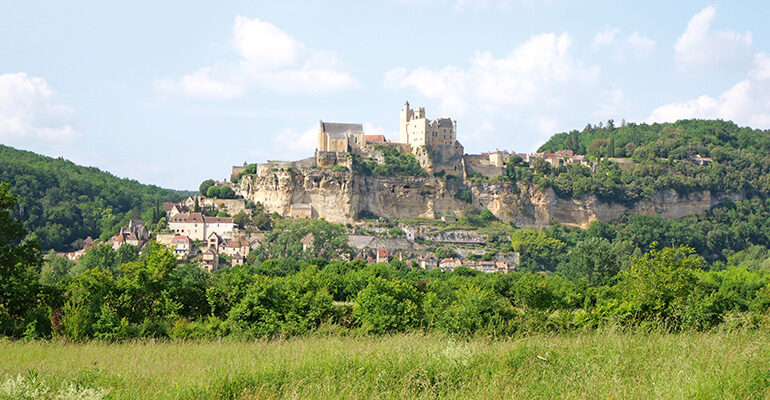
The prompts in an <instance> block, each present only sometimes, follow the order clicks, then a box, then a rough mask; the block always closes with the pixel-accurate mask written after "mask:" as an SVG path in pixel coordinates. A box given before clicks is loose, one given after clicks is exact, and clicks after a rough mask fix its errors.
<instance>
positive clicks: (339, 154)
mask: <svg viewBox="0 0 770 400" xmlns="http://www.w3.org/2000/svg"><path fill="white" fill-rule="evenodd" d="M399 128H400V140H399V141H398V142H388V141H387V140H386V139H385V136H383V135H366V134H365V133H364V129H363V125H361V124H352V123H335V122H324V121H319V122H318V148H317V150H316V157H315V158H316V160H315V161H316V165H317V166H319V167H329V166H333V165H338V164H339V165H346V166H347V165H348V164H349V163H350V157H349V155H350V154H357V155H361V156H362V157H364V158H375V159H377V158H378V157H377V154H378V152H381V151H382V150H386V149H389V148H396V149H398V150H399V151H401V152H408V153H412V154H414V155H415V156H417V158H418V160H419V161H420V164H421V165H422V166H423V167H425V168H426V169H428V170H436V169H437V168H436V167H441V168H438V169H452V170H455V171H456V170H457V169H458V167H459V163H460V160H461V158H462V156H463V151H464V149H463V146H462V145H461V144H460V142H458V141H457V121H453V120H451V119H449V118H439V119H436V120H430V119H428V118H426V117H425V108H424V107H418V108H415V109H412V108H411V107H410V106H409V102H408V101H407V102H406V103H405V104H404V106H403V107H402V108H401V120H400V127H399Z"/></svg>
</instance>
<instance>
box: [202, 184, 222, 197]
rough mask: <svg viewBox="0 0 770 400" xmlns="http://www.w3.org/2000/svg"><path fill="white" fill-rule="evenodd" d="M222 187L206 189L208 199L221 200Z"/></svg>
mask: <svg viewBox="0 0 770 400" xmlns="http://www.w3.org/2000/svg"><path fill="white" fill-rule="evenodd" d="M220 189H221V188H220V187H219V186H213V185H212V186H209V187H208V189H206V194H205V196H206V197H213V198H220Z"/></svg>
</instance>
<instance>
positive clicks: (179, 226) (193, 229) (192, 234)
mask: <svg viewBox="0 0 770 400" xmlns="http://www.w3.org/2000/svg"><path fill="white" fill-rule="evenodd" d="M168 226H169V229H170V230H171V231H172V232H174V233H176V234H177V235H183V236H188V237H189V238H190V239H192V240H207V239H208V238H209V236H210V235H211V234H212V233H216V234H217V236H219V237H220V238H230V237H231V235H232V233H233V230H234V229H235V224H234V223H233V218H232V217H208V216H205V215H203V214H201V213H180V214H177V215H175V216H174V217H173V218H171V219H170V220H169V221H168Z"/></svg>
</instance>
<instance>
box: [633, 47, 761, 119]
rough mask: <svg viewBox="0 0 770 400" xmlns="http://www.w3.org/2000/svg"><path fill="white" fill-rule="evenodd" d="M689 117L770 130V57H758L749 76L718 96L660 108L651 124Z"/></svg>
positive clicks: (656, 110) (755, 58)
mask: <svg viewBox="0 0 770 400" xmlns="http://www.w3.org/2000/svg"><path fill="white" fill-rule="evenodd" d="M687 118H719V119H725V120H732V121H733V122H736V123H738V124H742V125H749V126H751V127H753V128H770V56H768V54H766V53H757V54H755V55H754V61H753V63H752V69H751V70H750V71H749V73H748V76H747V77H746V78H745V79H743V80H741V81H740V82H738V83H736V84H735V85H733V86H732V87H731V88H729V89H727V90H725V91H724V92H722V93H721V94H720V95H719V96H717V97H711V96H709V95H702V96H699V97H698V98H696V99H693V100H688V101H684V102H678V103H670V104H666V105H663V106H661V107H658V108H656V109H655V110H653V112H652V113H651V114H650V117H649V118H648V121H649V122H673V121H676V120H679V119H687Z"/></svg>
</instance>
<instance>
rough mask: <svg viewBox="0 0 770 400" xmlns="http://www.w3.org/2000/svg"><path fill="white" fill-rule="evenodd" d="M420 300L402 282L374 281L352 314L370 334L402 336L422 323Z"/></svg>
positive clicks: (357, 299)
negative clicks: (390, 333)
mask: <svg viewBox="0 0 770 400" xmlns="http://www.w3.org/2000/svg"><path fill="white" fill-rule="evenodd" d="M421 300H422V299H421V296H420V294H419V293H418V292H417V290H415V289H414V287H412V286H411V285H409V284H407V283H405V282H403V281H400V280H385V279H383V278H374V279H373V280H372V281H370V282H369V285H367V286H366V288H365V289H364V290H362V291H361V292H359V293H358V297H357V298H356V305H355V307H354V309H353V312H354V315H355V316H356V318H357V319H358V321H359V322H360V323H361V325H362V327H363V329H364V330H365V331H367V332H372V333H385V332H402V331H405V330H407V329H410V328H415V327H417V326H418V325H419V323H420V321H421V320H422V309H421Z"/></svg>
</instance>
